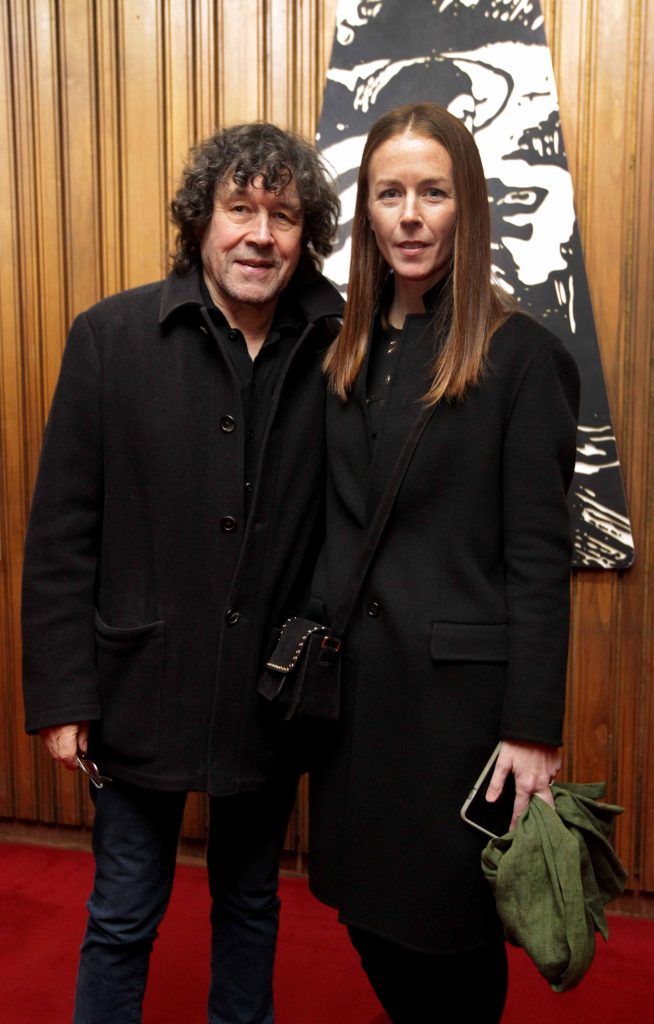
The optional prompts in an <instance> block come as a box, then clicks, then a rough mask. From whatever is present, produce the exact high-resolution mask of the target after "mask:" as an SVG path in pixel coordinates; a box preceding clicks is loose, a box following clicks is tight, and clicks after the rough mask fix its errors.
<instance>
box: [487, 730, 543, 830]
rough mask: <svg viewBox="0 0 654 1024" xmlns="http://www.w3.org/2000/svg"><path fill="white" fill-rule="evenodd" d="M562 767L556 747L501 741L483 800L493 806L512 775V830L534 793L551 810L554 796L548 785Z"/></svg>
mask: <svg viewBox="0 0 654 1024" xmlns="http://www.w3.org/2000/svg"><path fill="white" fill-rule="evenodd" d="M560 767H561V752H560V750H559V748H558V747H548V746H545V745H544V744H541V743H517V742H515V741H512V740H504V741H503V742H502V746H501V747H500V753H499V757H498V758H497V762H496V764H495V771H494V772H493V777H492V779H491V780H490V784H489V786H488V789H487V791H486V799H487V800H488V801H489V802H490V803H494V802H495V801H496V800H497V798H498V796H499V795H500V793H501V792H502V790H503V788H504V782H505V781H506V778H507V776H508V774H509V772H513V774H514V775H515V803H514V804H513V817H512V819H511V828H515V825H516V822H517V820H518V818H519V817H520V815H521V814H522V812H523V811H524V810H525V808H526V807H527V805H528V804H529V801H530V800H531V798H532V796H533V795H534V794H536V796H539V797H540V798H541V800H544V801H545V803H546V804H549V805H550V807H554V797H553V796H552V793H551V790H550V783H552V782H553V781H554V778H555V776H556V773H557V772H558V770H559V768H560Z"/></svg>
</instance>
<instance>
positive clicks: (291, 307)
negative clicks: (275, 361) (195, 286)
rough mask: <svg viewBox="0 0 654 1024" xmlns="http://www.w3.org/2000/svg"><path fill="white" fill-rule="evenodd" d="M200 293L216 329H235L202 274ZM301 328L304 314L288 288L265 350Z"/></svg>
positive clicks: (278, 309) (277, 306)
mask: <svg viewBox="0 0 654 1024" xmlns="http://www.w3.org/2000/svg"><path fill="white" fill-rule="evenodd" d="M200 291H201V292H202V299H203V302H204V304H205V306H206V307H207V312H208V313H209V315H210V316H211V319H212V320H213V322H214V324H215V325H216V327H223V328H230V327H234V326H235V325H233V324H230V323H228V321H227V318H226V316H225V314H224V313H223V312H222V310H220V309H219V308H218V306H217V305H216V304H215V302H214V301H213V299H212V298H211V295H210V294H209V289H208V288H207V284H206V281H205V280H204V276H203V275H202V274H200ZM301 326H302V314H301V312H300V308H299V306H298V303H297V300H296V298H295V295H294V289H293V288H286V289H285V290H284V291H283V292H282V294H281V295H280V297H279V299H278V301H277V305H276V307H275V315H274V316H273V322H272V324H271V325H270V330H269V331H268V336H267V338H266V340H265V342H264V343H263V347H264V348H265V347H266V346H267V345H273V344H274V343H275V342H276V341H279V339H280V338H283V337H286V335H288V334H293V333H297V331H298V328H300V327H301Z"/></svg>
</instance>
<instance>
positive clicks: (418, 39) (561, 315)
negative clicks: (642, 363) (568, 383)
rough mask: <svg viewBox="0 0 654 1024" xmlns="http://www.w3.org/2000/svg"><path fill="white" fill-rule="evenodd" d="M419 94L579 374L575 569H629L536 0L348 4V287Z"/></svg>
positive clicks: (344, 181)
mask: <svg viewBox="0 0 654 1024" xmlns="http://www.w3.org/2000/svg"><path fill="white" fill-rule="evenodd" d="M422 100H434V101H436V102H437V103H440V104H442V106H444V107H447V108H448V110H450V111H451V112H452V113H453V114H455V115H456V116H457V117H459V118H460V119H461V120H462V121H463V122H464V123H465V124H466V126H467V127H468V129H469V130H470V131H471V132H472V133H473V135H474V137H475V141H476V143H477V146H478V147H479V151H480V153H481V157H482V161H483V164H484V169H485V172H486V178H487V181H488V196H489V203H490V208H491V217H492V235H493V242H492V248H493V260H492V262H493V274H494V277H495V280H496V282H497V283H498V284H499V285H501V287H503V288H504V289H505V290H506V291H507V292H509V294H510V295H512V296H513V297H514V299H515V301H516V302H517V303H519V304H520V306H521V307H522V308H523V309H525V310H526V311H527V312H529V313H531V314H532V315H533V316H535V317H536V318H538V319H539V320H540V321H542V322H543V323H544V324H545V325H546V326H547V327H549V328H550V329H551V330H552V331H554V333H555V334H557V335H558V336H559V337H560V338H561V339H562V341H563V342H564V343H565V344H566V345H567V346H568V348H569V349H570V351H571V352H572V353H573V355H574V356H575V358H576V360H577V363H578V366H579V369H580V372H581V377H582V400H581V416H580V427H579V438H578V447H577V465H576V472H575V478H574V482H573V485H572V488H571V491H570V502H571V507H572V512H573V523H574V535H575V565H577V566H583V567H591V568H599V569H616V568H626V567H627V566H629V565H630V564H631V562H632V561H633V554H634V551H633V540H632V535H631V527H630V523H629V516H628V512H627V506H626V501H625V495H624V487H623V483H622V476H621V472H620V463H619V460H618V453H617V449H616V442H615V436H614V431H613V426H612V422H611V415H610V412H609V406H608V400H607V395H606V386H605V383H604V376H603V373H602V367H601V362H600V355H599V350H598V345H597V336H596V333H595V324H594V320H593V312H592V308H591V304H590V296H589V292H588V283H587V279H586V272H585V268H584V261H583V253H582V250H581V244H580V240H579V233H578V229H577V222H576V218H575V211H574V197H573V190H572V180H571V177H570V173H569V171H568V163H567V159H566V155H565V149H564V145H563V136H562V132H561V122H560V117H559V105H558V98H557V93H556V85H555V82H554V75H553V69H552V61H551V57H550V52H549V48H548V46H547V40H546V38H545V29H544V25H543V17H542V12H541V6H540V2H538V0H375V2H373V0H370V2H358V0H340V2H339V4H338V9H337V15H336V32H335V38H334V46H333V50H332V57H331V63H330V68H329V72H328V75H327V85H326V88H325V93H324V100H323V108H322V115H321V119H320V126H319V131H318V135H317V140H318V146H319V148H320V150H321V152H322V155H323V157H324V158H325V160H326V161H327V163H328V165H329V166H331V168H332V169H333V171H334V173H335V174H336V175H337V179H338V188H339V194H340V198H341V203H342V207H343V212H342V218H341V225H340V229H339V236H338V242H337V245H336V248H335V251H334V253H333V254H332V256H331V257H330V258H329V260H328V261H327V263H326V267H325V272H326V274H327V275H328V277H330V278H331V280H332V281H334V283H335V284H336V285H337V287H339V288H340V289H341V290H342V291H343V293H345V290H346V284H347V279H348V267H349V258H350V228H351V222H352V216H353V213H354V201H355V193H356V178H357V172H358V168H359V164H360V160H361V153H362V151H363V145H364V142H365V138H366V135H367V132H368V129H369V128H370V126H371V125H372V123H373V121H375V120H376V119H377V117H379V115H380V114H382V113H384V111H386V110H388V109H390V108H391V107H394V106H397V105H398V104H400V103H408V102H416V101H422Z"/></svg>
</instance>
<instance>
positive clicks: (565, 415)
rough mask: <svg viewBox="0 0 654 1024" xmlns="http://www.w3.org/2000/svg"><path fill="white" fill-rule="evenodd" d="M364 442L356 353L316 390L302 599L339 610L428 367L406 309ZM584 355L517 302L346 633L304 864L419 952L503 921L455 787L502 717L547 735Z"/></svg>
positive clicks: (441, 409)
mask: <svg viewBox="0 0 654 1024" xmlns="http://www.w3.org/2000/svg"><path fill="white" fill-rule="evenodd" d="M397 358H398V362H397V365H396V366H395V368H394V373H393V387H392V390H391V392H390V396H389V398H388V400H387V403H386V407H385V411H384V414H383V419H382V421H381V424H380V427H379V433H378V436H377V439H376V443H375V445H374V450H373V445H372V441H371V426H370V422H369V419H368V416H367V413H366V366H365V365H364V367H363V369H362V372H361V373H360V374H359V378H358V381H357V384H356V386H355V389H354V394H353V396H352V398H351V400H350V401H348V402H347V403H341V402H339V401H338V400H336V399H332V398H329V399H328V407H327V446H328V462H329V476H328V504H327V543H326V547H325V549H324V551H323V555H322V557H321V561H320V565H319V568H318V570H317V571H316V574H315V577H314V582H313V586H312V594H313V607H312V608H311V612H310V614H311V615H312V616H315V615H317V614H320V610H321V608H324V611H325V614H326V620H327V621H328V622H329V620H330V616H331V615H333V613H334V608H335V606H336V604H337V602H338V600H339V598H340V596H341V592H342V589H343V587H344V584H345V580H346V579H347V575H348V572H349V570H350V567H351V565H352V562H353V561H354V558H355V555H356V552H357V550H358V548H359V546H360V543H361V537H362V533H363V531H364V528H365V524H366V523H367V522H369V521H370V517H371V515H372V513H373V511H374V509H375V508H376V507H377V505H378V503H379V498H380V495H381V493H382V490H383V487H384V485H385V484H386V481H387V480H388V478H389V476H390V474H391V471H392V468H393V466H394V464H395V462H396V460H397V457H398V454H399V452H400V449H401V447H402V444H403V442H404V439H405V438H406V436H407V435H408V433H409V431H410V429H411V426H412V424H413V422H414V421H415V419H416V417H417V415H418V413H419V410H420V409H421V403H420V398H421V396H422V395H424V393H425V391H426V389H427V385H428V382H429V368H430V366H431V365H432V359H433V340H432V331H431V327H430V318H429V317H428V316H410V317H407V322H406V325H405V329H404V337H403V341H402V347H401V349H400V352H399V355H398V357H397ZM578 387H579V381H578V374H577V370H576V367H575V365H574V361H573V359H572V357H571V356H570V355H569V354H568V353H567V352H566V350H565V349H564V348H563V346H562V345H561V343H560V342H559V341H558V340H557V339H556V338H554V337H553V335H551V334H550V333H549V332H548V331H546V330H545V329H544V328H542V327H540V326H539V325H538V324H537V323H535V322H534V321H533V320H531V319H529V318H528V317H525V316H523V315H514V316H511V317H510V318H509V320H508V321H507V322H506V324H504V326H502V327H501V328H500V329H499V330H498V332H497V334H496V335H495V337H494V338H493V341H492V344H491V349H490V358H489V365H488V367H487V372H486V374H485V377H484V379H483V380H482V382H481V383H480V385H479V386H478V387H477V388H475V389H474V390H472V391H471V392H470V394H469V395H468V396H467V397H466V398H465V399H464V400H463V401H461V402H441V403H440V404H439V405H438V406H436V407H435V408H434V409H433V413H432V415H431V418H430V420H429V423H428V425H427V427H426V428H425V430H424V432H423V434H422V436H421V438H420V441H419V443H418V445H417V447H416V450H415V452H414V455H413V459H412V461H411V463H410V465H409V468H408V471H407V473H406V476H405V478H404V481H403V483H402V486H401V488H400V490H399V493H398V496H397V500H396V502H395V505H394V508H393V511H392V513H391V516H390V518H389V522H388V524H387V527H386V531H385V533H384V536H383V537H382V539H381V542H380V544H379V547H378V549H377V552H376V555H375V558H374V561H373V563H372V566H371V569H370V573H369V576H368V579H367V580H366V584H365V586H364V589H363V593H362V595H361V601H360V606H359V610H358V614H357V615H356V616H355V617H354V619H353V621H352V624H351V627H350V629H349V630H348V631H347V632H346V634H345V640H344V655H345V657H344V663H343V666H342V670H343V671H342V684H343V691H342V698H343V699H342V707H343V714H342V720H341V722H340V723H339V727H338V730H337V736H336V737H333V738H332V741H333V742H332V744H331V746H330V748H329V749H328V750H327V752H326V755H325V758H324V760H323V761H322V763H321V764H319V765H318V766H317V767H316V770H315V772H314V773H313V777H312V803H311V884H312V887H313V890H314V892H315V893H316V894H317V895H318V896H319V897H320V898H321V899H323V900H325V902H327V903H331V904H333V905H335V906H337V907H338V908H339V909H340V911H341V915H342V917H343V919H344V920H345V921H347V922H348V923H350V924H353V925H358V926H360V927H362V928H366V929H368V930H369V931H371V932H374V933H376V934H378V935H382V936H384V937H386V938H388V939H391V940H392V941H394V942H397V943H400V944H402V945H405V946H408V947H410V948H414V949H421V950H425V951H430V952H436V951H441V952H442V951H449V950H460V951H461V950H465V949H469V948H472V947H474V946H479V945H483V944H484V943H485V942H486V941H488V939H489V938H490V936H491V935H492V933H493V930H494V928H495V927H496V921H495V919H494V915H493V910H492V896H491V893H490V889H489V887H488V886H487V884H486V882H485V880H484V878H483V876H482V872H481V866H480V859H479V857H480V852H481V848H482V847H483V846H484V844H485V842H486V841H487V840H486V838H484V836H483V835H482V834H480V833H478V832H475V831H474V830H473V829H472V828H471V827H470V826H468V825H466V824H464V823H463V822H462V821H461V819H460V817H459V810H460V807H461V805H462V803H463V801H464V800H465V797H466V796H467V794H468V791H469V789H470V788H471V786H472V785H473V783H474V781H475V779H476V778H477V776H478V775H479V773H480V772H481V770H482V768H483V766H484V764H485V762H486V760H487V759H488V757H489V756H490V754H491V752H492V750H493V748H494V747H495V745H496V743H497V741H498V739H499V738H500V737H502V738H504V739H513V740H523V741H526V742H530V743H543V744H559V743H560V742H561V722H562V717H563V709H564V695H565V674H566V654H567V645H568V613H569V571H570V556H571V538H570V524H569V517H568V508H567V503H566V490H567V488H568V486H569V484H570V480H571V477H572V472H573V468H574V462H575V437H576V415H577V405H578Z"/></svg>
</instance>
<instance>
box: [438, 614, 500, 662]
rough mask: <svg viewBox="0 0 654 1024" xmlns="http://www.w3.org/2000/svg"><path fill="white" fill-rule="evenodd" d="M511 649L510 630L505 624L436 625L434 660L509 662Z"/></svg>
mask: <svg viewBox="0 0 654 1024" xmlns="http://www.w3.org/2000/svg"><path fill="white" fill-rule="evenodd" d="M507 648H508V641H507V628H506V624H505V623H503V622H500V623H493V624H492V625H488V624H482V623H469V622H432V626H431V656H432V658H433V659H434V661H506V660H507Z"/></svg>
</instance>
